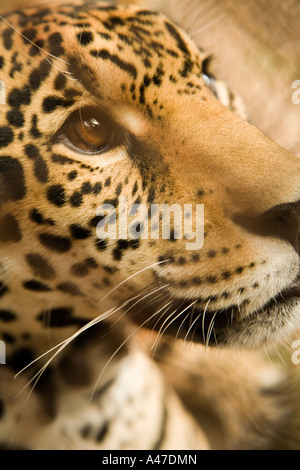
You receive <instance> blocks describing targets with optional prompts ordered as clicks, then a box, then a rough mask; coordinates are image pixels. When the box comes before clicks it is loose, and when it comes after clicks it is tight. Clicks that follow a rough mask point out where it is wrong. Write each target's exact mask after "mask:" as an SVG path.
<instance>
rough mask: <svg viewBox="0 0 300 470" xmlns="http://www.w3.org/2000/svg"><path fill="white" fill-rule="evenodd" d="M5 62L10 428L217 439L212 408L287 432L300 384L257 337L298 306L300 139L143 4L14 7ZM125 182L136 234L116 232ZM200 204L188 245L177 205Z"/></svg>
mask: <svg viewBox="0 0 300 470" xmlns="http://www.w3.org/2000/svg"><path fill="white" fill-rule="evenodd" d="M0 80H1V85H2V91H5V100H4V102H3V103H2V104H1V107H0V333H1V340H2V341H3V343H4V344H5V353H6V364H5V365H4V364H3V365H1V366H0V381H1V388H0V444H1V448H3V449H33V450H36V449H117V450H124V449H209V448H211V447H213V445H212V439H211V434H210V432H209V426H206V424H207V423H206V424H205V422H207V421H208V422H209V423H210V427H211V426H212V425H213V424H214V423H216V422H218V423H219V424H218V425H217V426H216V428H217V429H219V430H220V429H221V428H222V426H223V428H224V429H225V431H224V432H225V434H226V432H227V434H228V435H230V436H233V437H232V439H231V440H230V439H229V443H227V444H226V445H227V446H228V447H229V448H261V447H268V446H271V445H272V439H273V438H274V436H275V435H276V432H278V433H279V432H280V430H282V429H283V427H284V426H285V425H286V423H287V422H288V419H289V416H290V415H291V414H292V413H293V407H292V400H288V399H287V398H285V399H284V397H287V396H289V395H288V394H287V395H284V389H285V386H286V384H285V382H284V379H283V376H284V374H283V375H282V374H281V372H280V371H279V370H277V368H272V367H269V366H268V365H266V364H265V363H261V360H260V358H257V357H256V351H253V352H252V349H257V348H264V347H267V346H269V345H272V344H278V343H280V342H281V341H282V339H283V338H284V339H285V338H287V337H289V335H291V334H292V333H293V332H294V331H295V330H296V329H297V328H298V327H299V323H300V322H299V318H300V298H299V297H300V278H299V270H300V259H299V253H300V251H299V250H300V235H299V234H300V161H299V159H298V158H296V156H294V155H293V154H291V153H289V152H288V151H287V150H285V149H283V148H281V147H280V146H279V145H277V144H276V143H274V142H272V141H271V140H270V139H269V138H268V137H266V136H265V135H264V134H263V133H262V132H261V131H260V130H258V129H257V128H256V127H254V126H253V125H252V124H251V123H250V122H249V120H248V118H247V113H246V112H245V109H244V106H243V103H242V101H241V100H240V98H239V96H238V95H237V94H235V93H234V92H233V91H232V90H231V89H230V87H229V86H227V85H226V84H224V82H222V81H220V80H219V79H218V78H216V77H215V76H214V75H213V73H212V72H211V60H210V56H209V55H208V53H206V52H205V51H204V50H202V49H201V48H200V47H199V46H198V45H196V44H195V43H194V42H193V41H192V40H191V39H190V38H189V36H188V35H187V34H186V33H185V32H184V31H183V30H182V29H181V28H180V27H179V26H177V25H176V24H174V23H173V22H172V21H171V20H169V19H168V18H167V17H166V16H164V15H163V14H161V13H158V12H156V11H154V10H150V9H145V8H143V7H138V6H132V5H116V4H113V3H103V2H99V1H94V2H93V1H92V2H90V1H88V2H82V1H77V2H72V3H61V4H58V5H53V6H51V5H50V6H47V7H40V8H38V7H35V8H27V9H22V10H18V11H15V12H13V13H10V14H7V15H6V16H3V17H1V22H0ZM2 95H3V93H2V94H1V96H2ZM121 197H122V198H125V199H126V202H127V204H128V207H129V208H130V210H129V215H128V217H129V222H130V221H131V222H132V221H134V224H133V222H132V224H131V228H132V229H134V233H135V237H129V234H128V232H127V228H126V231H125V232H126V236H121V234H119V235H118V236H117V237H109V236H106V237H105V236H102V237H99V236H98V235H99V229H101V228H102V229H103V228H104V229H106V230H107V234H108V235H109V233H110V232H109V229H110V228H111V227H115V226H116V225H117V222H120V220H121V219H122V217H123V214H122V213H121V210H120V207H121V206H120V200H121V199H120V198H121ZM123 200H124V199H123ZM103 204H105V205H106V207H114V208H115V213H114V214H113V216H110V217H108V216H107V215H106V216H104V215H103V213H102V212H101V211H99V207H100V206H103ZM198 204H199V205H201V207H203V208H204V218H203V221H204V223H203V227H202V228H203V246H202V248H197V249H188V248H187V246H188V245H189V244H188V243H187V240H191V233H186V234H184V236H182V237H180V236H178V235H179V234H178V231H180V230H178V226H179V225H178V220H177V219H176V217H175V215H174V214H173V215H174V216H173V217H172V214H171V212H172V210H171V209H172V207H174V205H176V207H177V208H178V207H181V208H183V207H184V205H189V207H191V206H192V207H196V205H198ZM139 207H143V208H146V212H145V211H143V214H139V213H138V210H139ZM161 207H168V208H170V213H169V215H170V218H169V222H170V224H169V225H170V226H169V232H168V236H166V237H161V236H159V234H160V229H161V228H162V225H163V222H164V218H163V214H162V213H160V214H158V217H157V219H156V220H157V224H156V227H153V218H152V217H151V216H153V214H155V210H154V209H156V210H159V208H161ZM137 214H138V215H137ZM187 217H188V215H187ZM107 220H108V222H107ZM149 221H150V222H149ZM147 222H149V224H147ZM194 222H195V221H193V223H194ZM151 223H152V228H153V229H156V234H158V236H149V233H148V234H147V233H146V230H145V229H146V227H147V226H148V227H149V226H150V225H151ZM121 225H122V224H121ZM119 227H120V224H119ZM129 227H130V225H129ZM121 228H122V227H121ZM123 229H124V227H123ZM123 232H124V230H123ZM151 233H152V232H151ZM123 234H124V233H123ZM147 235H148V236H147ZM150 235H151V234H150ZM168 377H169V378H168ZM170 377H172V378H173V380H170ZM176 380H177V381H178V382H181V384H179V385H181V388H183V387H182V386H183V384H185V387H186V389H187V388H188V387H190V395H189V397H190V398H189V399H187V397H186V395H185V394H186V391H185V392H182V393H181V392H180V391H177V390H176V386H175V385H174V382H176ZM179 388H180V386H179V387H178V390H179ZM191 397H192V399H193V400H194V402H193V404H191ZM201 407H202V408H201ZM196 409H197V410H198V411H199V409H201V410H202V412H203V413H202V418H201V416H200V415H201V413H197V410H196ZM208 410H210V413H211V415H210V418H209V419H207V416H206V415H207V414H208ZM199 416H200V417H199ZM203 416H204V418H203ZM223 428H222V429H223ZM215 432H217V431H215Z"/></svg>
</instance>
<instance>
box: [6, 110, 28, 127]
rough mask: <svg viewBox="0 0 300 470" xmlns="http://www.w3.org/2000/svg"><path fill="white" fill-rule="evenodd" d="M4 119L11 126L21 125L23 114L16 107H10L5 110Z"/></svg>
mask: <svg viewBox="0 0 300 470" xmlns="http://www.w3.org/2000/svg"><path fill="white" fill-rule="evenodd" d="M6 119H7V121H8V122H9V124H11V125H12V126H15V127H22V126H23V124H24V114H23V113H21V111H19V110H18V109H12V110H10V111H8V112H7V114H6Z"/></svg>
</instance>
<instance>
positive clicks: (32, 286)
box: [23, 280, 52, 292]
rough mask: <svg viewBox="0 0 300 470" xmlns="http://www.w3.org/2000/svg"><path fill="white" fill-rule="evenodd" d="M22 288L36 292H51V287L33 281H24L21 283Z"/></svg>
mask: <svg viewBox="0 0 300 470" xmlns="http://www.w3.org/2000/svg"><path fill="white" fill-rule="evenodd" d="M23 286H24V287H25V289H28V290H33V291H36V292H50V291H51V290H52V289H51V287H49V286H46V284H43V283H42V282H39V281H35V280H30V281H25V282H23Z"/></svg>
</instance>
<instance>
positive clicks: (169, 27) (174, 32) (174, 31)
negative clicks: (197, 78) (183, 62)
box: [165, 21, 190, 55]
mask: <svg viewBox="0 0 300 470" xmlns="http://www.w3.org/2000/svg"><path fill="white" fill-rule="evenodd" d="M165 25H166V27H167V30H168V31H169V33H170V34H171V36H172V37H173V38H174V39H175V40H176V42H177V47H178V48H179V49H180V50H181V51H182V52H183V54H185V55H190V53H189V50H188V48H187V46H186V44H185V42H184V40H183V38H182V37H181V35H180V34H179V31H178V30H177V29H176V28H175V27H174V26H173V25H172V24H171V23H169V22H168V21H165Z"/></svg>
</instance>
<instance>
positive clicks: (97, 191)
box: [93, 182, 102, 196]
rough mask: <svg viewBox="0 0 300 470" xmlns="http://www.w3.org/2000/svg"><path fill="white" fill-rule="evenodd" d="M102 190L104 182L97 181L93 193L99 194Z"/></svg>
mask: <svg viewBox="0 0 300 470" xmlns="http://www.w3.org/2000/svg"><path fill="white" fill-rule="evenodd" d="M101 191H102V184H101V183H100V182H98V183H95V184H94V187H93V194H94V195H95V196H97V195H98V194H100V193H101Z"/></svg>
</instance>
